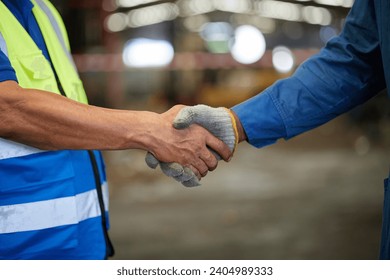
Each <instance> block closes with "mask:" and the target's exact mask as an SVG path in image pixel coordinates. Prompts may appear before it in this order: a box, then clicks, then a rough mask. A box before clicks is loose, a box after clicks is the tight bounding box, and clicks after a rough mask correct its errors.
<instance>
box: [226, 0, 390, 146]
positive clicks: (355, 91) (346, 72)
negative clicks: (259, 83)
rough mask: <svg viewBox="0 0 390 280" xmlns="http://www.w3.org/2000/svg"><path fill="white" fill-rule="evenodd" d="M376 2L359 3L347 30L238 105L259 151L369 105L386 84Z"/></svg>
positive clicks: (350, 16) (351, 16)
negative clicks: (285, 77) (281, 78)
mask: <svg viewBox="0 0 390 280" xmlns="http://www.w3.org/2000/svg"><path fill="white" fill-rule="evenodd" d="M372 3H373V2H372V1H365V0H362V1H360V0H356V1H355V4H354V6H353V7H352V9H351V11H350V13H349V15H348V17H347V20H346V23H345V26H344V29H343V31H342V32H341V34H340V35H339V36H337V37H335V38H333V39H332V40H330V41H329V42H328V43H327V45H326V46H325V47H324V48H323V49H322V50H321V51H320V52H319V53H318V54H317V55H315V56H313V57H311V58H310V59H308V60H307V61H306V62H304V63H303V64H302V65H301V66H300V67H298V69H297V70H296V71H295V73H294V74H293V75H292V76H291V77H290V78H287V79H283V80H280V81H278V82H276V83H275V84H274V85H272V86H271V87H269V88H267V89H266V90H265V91H264V92H262V93H260V94H258V95H257V96H255V97H253V98H251V99H249V100H247V101H245V102H243V103H241V104H239V105H236V106H234V107H233V108H232V109H233V111H235V113H236V114H237V116H238V118H239V119H240V121H241V123H242V125H243V128H244V130H245V132H246V134H247V136H248V142H249V143H250V144H252V145H254V146H256V147H262V146H265V145H269V144H272V143H274V142H276V141H277V140H278V139H279V138H285V139H289V138H291V137H293V136H295V135H298V134H300V133H303V132H305V131H308V130H310V129H312V128H314V127H317V126H319V125H322V124H324V123H326V122H328V121H329V120H331V119H333V118H335V117H337V116H339V115H340V114H342V113H345V112H347V111H349V110H351V109H352V108H354V107H356V106H358V105H359V104H362V103H364V102H365V101H367V100H368V99H370V98H371V97H373V96H374V95H376V94H377V93H378V92H379V91H381V90H383V89H384V88H385V87H386V85H385V79H384V72H383V66H382V60H381V52H380V43H379V38H378V30H377V22H376V18H375V11H374V7H373V4H372Z"/></svg>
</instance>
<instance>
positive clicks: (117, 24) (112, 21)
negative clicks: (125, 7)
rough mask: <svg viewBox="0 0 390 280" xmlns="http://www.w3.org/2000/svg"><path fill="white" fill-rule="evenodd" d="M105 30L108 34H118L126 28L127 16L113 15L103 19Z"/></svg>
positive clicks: (121, 14)
mask: <svg viewBox="0 0 390 280" xmlns="http://www.w3.org/2000/svg"><path fill="white" fill-rule="evenodd" d="M104 26H105V28H106V29H107V30H108V31H110V32H119V31H122V30H124V29H125V28H126V27H127V15H126V14H124V13H114V14H111V15H109V16H107V18H106V19H105V22H104Z"/></svg>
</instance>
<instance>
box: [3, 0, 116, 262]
mask: <svg viewBox="0 0 390 280" xmlns="http://www.w3.org/2000/svg"><path fill="white" fill-rule="evenodd" d="M32 2H33V3H35V5H36V7H35V9H40V11H39V12H40V13H41V12H42V11H43V13H44V14H45V16H47V19H48V20H49V21H48V22H50V25H51V28H53V29H54V32H55V34H56V35H57V39H58V40H59V41H60V43H61V44H62V46H64V49H63V50H61V51H66V52H67V53H66V56H64V57H66V59H68V60H69V61H67V62H68V63H69V62H70V63H71V64H73V61H72V58H71V55H70V53H69V52H68V50H66V45H65V44H64V42H65V41H66V40H67V38H66V37H64V34H62V33H61V28H60V25H61V24H63V23H62V22H58V14H55V13H56V11H54V10H53V6H51V5H50V3H48V2H46V1H45V0H35V1H32ZM0 4H1V5H2V10H1V12H7V13H8V12H9V11H8V10H7V11H5V9H6V8H5V5H3V4H2V3H1V2H0ZM7 15H9V14H7ZM47 19H46V20H47ZM2 20H3V23H2V24H4V17H3V18H2ZM38 23H40V22H39V21H38ZM17 24H19V23H17ZM40 27H42V26H40ZM20 28H23V27H22V26H21V25H20ZM45 28H47V26H45ZM41 31H42V34H43V36H44V38H45V41H46V37H45V36H46V35H47V34H45V30H44V29H42V28H41ZM0 32H1V30H0ZM18 39H19V38H18ZM20 40H22V38H20ZM20 44H23V42H22V41H21V42H20ZM46 44H48V42H47V41H46ZM13 47H14V46H12V45H10V44H9V42H8V41H7V36H5V34H1V33H0V49H1V50H2V51H3V53H5V54H6V55H7V56H9V55H10V53H9V52H10V51H12V49H13ZM48 50H49V55H50V57H53V56H54V55H58V54H56V53H53V52H56V51H57V50H54V51H53V50H52V49H50V47H49V48H48ZM10 59H11V58H10ZM22 62H23V61H22V58H21V63H22ZM52 63H53V66H54V68H55V69H56V72H57V75H58V77H59V79H60V81H61V77H62V75H69V73H66V74H65V73H64V74H62V73H61V70H58V69H61V67H58V68H57V67H56V65H55V64H56V62H55V61H54V60H52ZM15 71H16V74H17V76H20V75H22V76H23V74H24V73H21V72H20V71H21V70H20V69H15ZM26 71H29V69H27V70H26ZM49 72H52V73H49V74H50V75H54V70H53V69H51V70H50V71H49ZM50 75H49V76H48V77H49V79H51V78H50ZM30 76H31V75H30ZM33 76H34V75H33ZM36 76H37V77H36V79H39V81H37V84H39V83H41V80H42V77H39V75H36ZM18 79H19V78H18ZM33 79H35V76H34V78H32V80H31V81H28V82H31V84H33V85H34V82H35V81H34V80H33ZM37 88H39V87H37ZM64 91H65V92H64V94H66V95H68V92H67V91H68V90H67V89H66V88H65V89H64ZM79 92H83V89H82V90H80V91H79ZM72 94H73V95H75V94H74V93H72ZM76 95H77V94H76ZM72 98H73V96H72ZM73 99H76V100H77V96H75V98H73ZM83 100H84V99H83ZM37 109H38V110H39V108H37ZM108 227H109V224H108V187H107V182H106V176H105V172H104V162H103V158H102V155H101V153H100V152H98V151H85V150H77V151H74V150H62V151H44V150H39V149H36V148H33V147H30V146H27V145H23V144H20V143H16V142H13V141H9V140H6V139H2V138H0V259H104V258H106V257H107V256H109V255H111V254H112V253H113V252H112V246H111V243H110V241H109V238H108V235H107V229H108Z"/></svg>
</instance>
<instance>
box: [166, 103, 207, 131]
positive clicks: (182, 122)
mask: <svg viewBox="0 0 390 280" xmlns="http://www.w3.org/2000/svg"><path fill="white" fill-rule="evenodd" d="M210 108H211V107H209V106H207V105H195V106H187V107H184V108H183V109H181V110H180V111H179V113H178V114H177V116H176V117H175V119H174V120H173V127H174V128H176V129H184V128H187V127H189V126H190V125H191V124H194V123H196V124H202V122H203V120H202V118H203V117H204V116H203V115H202V113H204V112H207V110H208V109H210Z"/></svg>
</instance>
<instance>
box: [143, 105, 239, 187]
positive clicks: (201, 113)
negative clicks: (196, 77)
mask: <svg viewBox="0 0 390 280" xmlns="http://www.w3.org/2000/svg"><path fill="white" fill-rule="evenodd" d="M191 124H198V125H200V126H202V127H204V128H206V129H207V130H208V131H209V132H210V133H211V134H213V135H214V136H215V137H217V138H219V139H220V140H222V141H223V142H224V143H225V144H226V145H227V146H228V147H229V148H230V150H231V151H232V153H233V152H234V150H235V148H236V146H237V143H238V132H237V126H236V122H235V119H234V116H233V115H232V113H231V111H230V110H229V109H227V108H223V107H219V108H213V107H210V106H207V105H196V106H191V107H190V106H189V107H184V108H183V109H181V110H180V111H179V113H178V114H177V116H176V118H175V119H174V121H173V126H174V127H175V128H176V129H185V128H187V127H189V126H190V125H191ZM212 152H213V154H214V155H215V156H216V158H217V159H218V160H220V159H221V157H220V156H219V155H218V154H217V153H215V152H214V151H212ZM145 161H146V164H147V165H148V166H149V167H150V168H153V169H155V168H156V167H157V166H158V165H160V168H161V170H162V172H163V173H164V174H165V175H167V176H169V177H172V178H174V179H175V180H176V181H178V182H180V183H182V184H183V185H184V186H186V187H195V186H199V185H200V182H199V179H198V177H197V176H196V175H195V174H194V172H193V171H192V170H191V169H190V168H188V167H183V166H182V165H180V164H178V163H175V162H173V163H165V162H160V161H159V160H157V159H156V158H155V157H154V156H153V155H152V154H151V153H149V152H148V153H147V154H146V157H145Z"/></svg>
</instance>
